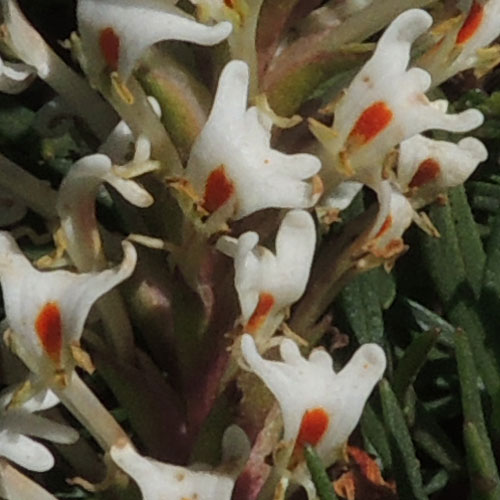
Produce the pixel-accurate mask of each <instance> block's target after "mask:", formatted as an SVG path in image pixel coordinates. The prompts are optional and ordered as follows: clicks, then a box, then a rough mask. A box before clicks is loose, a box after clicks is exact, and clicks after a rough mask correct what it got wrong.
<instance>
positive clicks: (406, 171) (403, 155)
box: [397, 135, 488, 209]
mask: <svg viewBox="0 0 500 500" xmlns="http://www.w3.org/2000/svg"><path fill="white" fill-rule="evenodd" d="M487 157H488V151H487V149H486V148H485V146H484V145H483V143H482V142H481V141H479V140H478V139H475V138H474V137H466V138H464V139H462V140H461V141H460V142H459V143H458V144H454V143H452V142H447V141H435V140H433V139H428V138H427V137H424V136H422V135H416V136H414V137H412V138H410V139H407V140H406V141H403V142H402V143H401V144H400V146H399V162H398V167H397V181H398V184H399V187H400V188H401V190H402V191H403V192H405V193H406V194H407V196H408V198H409V200H410V202H411V204H412V206H413V208H415V209H419V208H422V207H424V206H425V205H428V204H429V203H431V202H432V201H434V200H435V199H436V198H437V197H438V196H439V195H440V194H444V193H445V192H446V190H447V189H448V188H451V187H454V186H458V185H460V184H463V183H464V182H465V180H466V179H467V178H468V177H469V176H470V175H471V174H472V172H474V170H475V169H476V167H477V166H478V164H479V163H480V162H483V161H485V160H486V158H487Z"/></svg>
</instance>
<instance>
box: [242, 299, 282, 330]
mask: <svg viewBox="0 0 500 500" xmlns="http://www.w3.org/2000/svg"><path fill="white" fill-rule="evenodd" d="M274 303H275V300H274V297H273V296H272V295H271V294H270V293H267V292H262V293H261V294H260V295H259V302H258V303H257V307H256V308H255V311H254V312H253V314H252V316H251V317H250V319H249V320H248V323H247V324H246V327H245V330H246V331H247V332H248V333H255V332H256V331H257V330H258V329H259V328H260V327H261V326H262V323H264V321H265V320H266V318H267V316H268V315H269V313H270V312H271V309H272V308H273V306H274Z"/></svg>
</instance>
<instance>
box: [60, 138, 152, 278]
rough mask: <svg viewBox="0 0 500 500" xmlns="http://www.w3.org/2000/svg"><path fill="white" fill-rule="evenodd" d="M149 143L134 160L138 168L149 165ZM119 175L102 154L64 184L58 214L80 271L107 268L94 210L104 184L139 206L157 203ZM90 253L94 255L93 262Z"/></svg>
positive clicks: (79, 164) (74, 170)
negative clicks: (104, 263)
mask: <svg viewBox="0 0 500 500" xmlns="http://www.w3.org/2000/svg"><path fill="white" fill-rule="evenodd" d="M145 141H146V142H141V141H138V144H139V146H140V147H139V148H138V149H137V150H136V156H135V158H134V160H135V161H136V163H137V164H144V163H147V162H149V141H147V140H145ZM119 168H121V169H123V167H119ZM125 171H126V170H125ZM119 173H122V172H121V170H119V169H118V167H114V166H113V164H112V163H111V160H110V158H109V157H108V156H106V155H103V154H100V153H98V154H93V155H89V156H85V157H84V158H82V159H80V160H78V161H77V162H76V163H75V164H74V165H73V166H72V167H71V169H70V170H69V172H68V174H67V175H66V177H65V178H64V180H63V182H62V183H61V187H60V188H59V193H58V197H57V211H58V214H59V217H60V218H61V227H62V229H63V231H64V236H65V239H66V244H67V247H68V248H67V249H68V253H69V254H70V256H71V259H72V260H73V262H74V263H75V264H76V266H77V267H78V268H79V269H82V270H85V271H90V270H94V268H95V269H99V268H102V266H103V262H102V258H103V256H102V252H101V240H100V236H99V230H98V225H97V220H96V215H95V207H94V205H95V199H96V196H97V193H98V191H99V189H100V188H101V187H102V184H104V183H108V184H110V185H111V186H113V188H115V189H116V190H117V191H118V192H119V193H120V194H121V195H122V196H123V197H124V198H125V199H126V200H127V201H128V202H130V203H132V204H133V205H135V206H138V207H148V206H150V205H151V204H152V203H153V198H152V197H151V195H150V194H149V193H148V192H147V191H146V190H145V189H144V188H143V187H141V186H140V185H139V184H137V183H136V182H135V181H132V180H130V179H126V178H123V177H122V176H121V175H119ZM89 252H93V255H92V258H90V259H89Z"/></svg>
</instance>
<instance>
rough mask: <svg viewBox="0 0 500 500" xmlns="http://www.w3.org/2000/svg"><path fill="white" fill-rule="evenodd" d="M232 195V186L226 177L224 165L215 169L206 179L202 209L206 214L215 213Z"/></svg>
mask: <svg viewBox="0 0 500 500" xmlns="http://www.w3.org/2000/svg"><path fill="white" fill-rule="evenodd" d="M233 194H234V184H233V183H232V181H231V179H230V178H229V177H228V176H227V175H226V169H225V168H224V165H220V166H219V167H217V168H216V169H215V170H214V171H213V172H212V173H211V174H210V175H209V176H208V179H207V183H206V185H205V198H204V201H203V208H204V209H205V210H206V211H207V212H215V211H216V210H217V209H218V208H220V207H222V205H224V203H226V202H227V201H228V200H229V198H231V196H232V195H233Z"/></svg>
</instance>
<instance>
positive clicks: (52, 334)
mask: <svg viewBox="0 0 500 500" xmlns="http://www.w3.org/2000/svg"><path fill="white" fill-rule="evenodd" d="M122 246H123V251H124V258H123V261H122V263H121V264H120V266H118V267H116V268H113V269H107V270H105V271H101V272H96V273H83V274H76V273H72V272H69V271H64V270H56V271H47V272H41V271H38V270H37V269H35V268H34V267H33V266H32V265H31V263H30V262H29V261H28V259H27V258H26V257H25V256H24V255H23V253H22V252H21V250H20V249H19V247H18V246H17V243H16V242H15V240H14V239H13V238H12V236H10V234H9V233H6V232H0V281H1V284H2V290H3V297H4V303H5V312H6V316H7V321H8V323H9V327H10V329H11V330H12V342H13V348H14V350H15V352H16V354H18V356H19V357H20V358H21V359H22V360H23V361H24V363H25V364H26V365H27V366H28V368H29V369H30V370H31V371H32V372H34V373H35V374H37V375H38V376H40V377H41V378H42V379H44V380H47V381H49V382H53V381H54V380H61V377H62V382H64V380H65V376H66V375H67V373H68V372H70V371H71V370H72V369H73V367H74V365H75V361H74V359H73V354H72V347H73V346H75V347H77V346H78V345H79V340H80V337H81V335H82V331H83V326H84V323H85V320H86V318H87V315H88V313H89V311H90V308H91V307H92V305H93V303H94V302H95V301H96V300H97V299H98V298H100V297H101V296H102V295H104V294H105V293H106V292H108V291H109V290H111V289H112V288H114V287H115V286H116V285H118V284H119V283H121V282H122V281H124V280H125V279H127V278H128V277H129V276H130V275H131V274H132V272H133V271H134V268H135V263H136V259H137V254H136V251H135V249H134V247H133V245H132V244H131V243H129V242H126V241H125V242H123V244H122Z"/></svg>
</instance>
